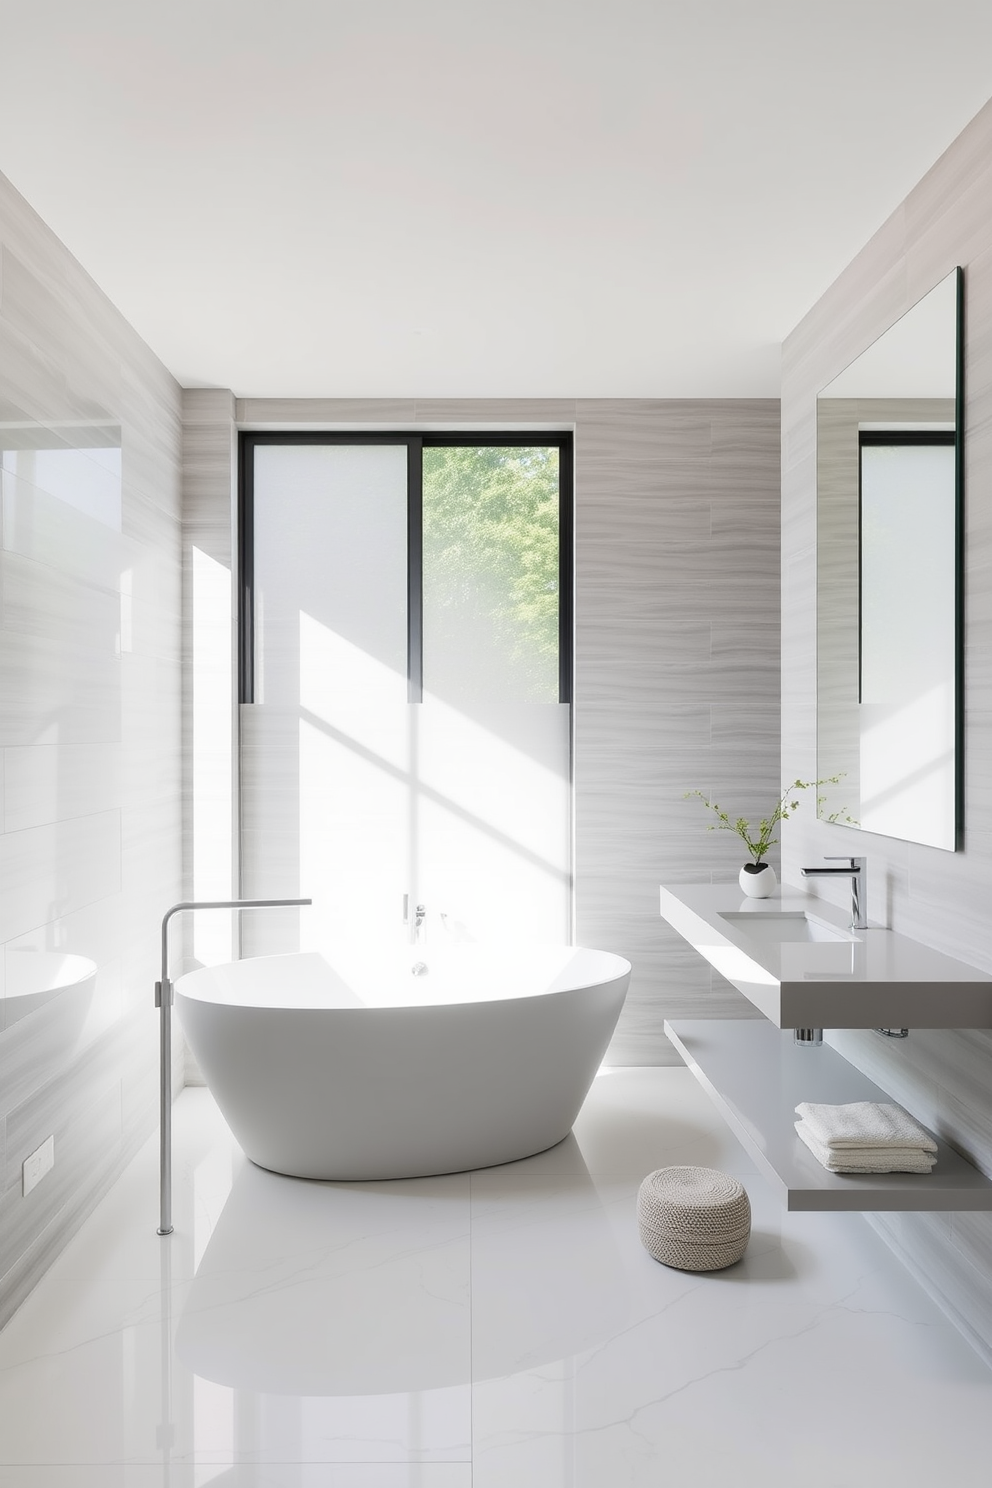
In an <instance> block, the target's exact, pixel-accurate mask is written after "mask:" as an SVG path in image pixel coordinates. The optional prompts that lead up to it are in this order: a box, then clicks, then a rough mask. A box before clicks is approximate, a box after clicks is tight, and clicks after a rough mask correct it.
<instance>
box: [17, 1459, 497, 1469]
mask: <svg viewBox="0 0 992 1488" xmlns="http://www.w3.org/2000/svg"><path fill="white" fill-rule="evenodd" d="M471 1466H472V1458H471V1457H436V1458H432V1457H217V1458H214V1457H210V1458H205V1457H200V1458H197V1457H195V1456H192V1457H189V1456H183V1457H171V1458H170V1459H169V1460H168V1461H166V1460H165V1459H164V1458H163V1457H84V1458H74V1459H72V1461H70V1460H69V1459H68V1458H65V1459H63V1460H61V1461H58V1462H54V1461H44V1462H42V1461H41V1460H40V1459H38V1458H33V1459H32V1460H31V1461H30V1462H14V1461H10V1462H4V1461H0V1471H7V1470H8V1469H20V1468H28V1469H30V1470H32V1471H33V1470H34V1469H38V1470H39V1471H45V1472H48V1471H50V1470H51V1469H54V1470H55V1471H56V1472H58V1471H60V1470H69V1469H70V1468H93V1467H99V1468H130V1467H142V1468H144V1467H152V1468H154V1467H217V1468H220V1469H222V1470H223V1469H224V1468H228V1467H266V1468H268V1467H426V1468H434V1467H471Z"/></svg>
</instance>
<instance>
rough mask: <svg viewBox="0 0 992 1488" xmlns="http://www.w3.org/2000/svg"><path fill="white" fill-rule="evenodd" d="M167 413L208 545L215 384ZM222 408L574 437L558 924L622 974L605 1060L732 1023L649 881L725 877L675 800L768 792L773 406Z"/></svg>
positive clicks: (773, 700)
mask: <svg viewBox="0 0 992 1488" xmlns="http://www.w3.org/2000/svg"><path fill="white" fill-rule="evenodd" d="M184 408H185V416H186V420H187V431H188V448H191V447H192V446H191V445H189V439H190V438H195V440H196V448H197V449H200V450H202V451H203V458H202V460H201V462H200V465H199V470H198V473H197V474H196V475H195V503H196V514H197V521H198V523H200V524H201V528H202V530H204V531H206V530H207V528H210V529H211V530H212V531H213V532H214V533H215V535H216V539H217V541H218V542H221V543H222V542H223V534H224V532H225V531H226V526H225V524H227V523H229V519H230V500H231V491H232V478H233V472H232V468H231V464H230V450H231V434H232V430H233V424H232V416H231V409H230V395H229V394H226V393H218V392H215V391H210V392H196V391H192V392H187V393H186V394H185V397H184ZM235 416H236V419H237V420H238V422H239V423H240V424H241V425H242V426H243V427H251V428H286V427H296V428H315V427H316V428H319V427H324V428H351V429H362V428H369V429H371V428H383V427H388V428H394V429H414V430H415V429H417V428H432V429H441V428H443V429H451V428H458V427H462V428H466V429H482V428H486V427H494V428H517V429H530V430H535V429H541V428H544V429H574V430H575V467H576V468H575V476H576V479H575V501H576V513H575V529H576V531H575V548H576V553H575V586H576V587H575V614H576V641H575V644H576V655H575V708H574V726H575V748H574V767H575V865H576V883H575V904H576V934H577V939H578V940H579V941H580V942H582V943H585V944H587V945H595V946H599V947H601V948H603V949H606V950H615V951H618V952H620V953H621V954H623V955H626V956H628V957H629V958H630V959H631V961H632V962H633V965H634V976H633V980H632V985H631V992H630V995H629V997H628V1001H627V1006H626V1008H625V1010H624V1014H623V1016H622V1019H621V1023H620V1026H619V1028H618V1031H617V1034H616V1037H615V1039H614V1042H613V1045H612V1047H611V1050H610V1054H609V1059H610V1061H611V1062H612V1063H615V1064H666V1063H674V1062H677V1057H676V1056H675V1054H674V1051H673V1050H672V1049H671V1046H670V1045H669V1043H668V1041H667V1039H666V1038H665V1036H664V1033H663V1031H662V1024H663V1022H664V1019H665V1018H666V1017H675V1016H692V1017H708V1016H711V1017H728V1016H737V1017H747V1016H753V1015H754V1014H753V1010H752V1009H751V1007H750V1004H748V1003H746V1002H745V1001H744V999H743V998H741V997H740V996H739V995H738V993H737V992H735V991H734V990H733V989H732V988H731V987H729V985H728V984H726V983H721V982H720V979H719V978H716V977H715V976H712V975H711V973H710V971H709V969H708V968H707V967H706V966H705V965H704V964H703V963H702V961H701V960H700V958H699V957H698V956H696V955H695V954H694V953H692V952H691V951H689V949H688V948H687V947H686V946H685V945H684V944H683V942H681V941H680V939H679V938H678V937H677V936H676V935H675V934H674V933H673V932H671V931H669V930H668V929H667V927H665V926H664V925H662V923H661V920H660V918H659V915H658V885H659V884H660V883H664V882H670V883H688V882H696V883H699V882H709V881H710V879H711V878H734V877H736V874H737V872H738V869H739V867H740V864H741V853H740V851H739V843H738V842H737V839H736V838H734V837H733V836H728V835H726V834H721V833H709V832H707V830H706V826H707V818H706V815H705V813H704V812H703V810H702V808H701V807H700V806H699V804H698V803H693V802H687V801H685V800H683V793H684V792H685V791H686V790H689V789H691V788H699V789H702V790H704V791H707V792H710V793H712V794H713V795H715V796H716V798H717V799H718V800H719V801H720V802H721V803H722V804H723V805H726V806H728V807H730V808H732V809H733V811H734V812H735V814H736V813H738V812H740V813H743V814H745V815H755V816H761V815H764V814H765V813H766V812H767V811H768V809H769V805H770V803H771V802H773V801H774V800H775V799H776V797H777V794H778V790H779V502H780V495H779V405H778V403H777V401H773V400H758V401H742V400H732V401H726V402H717V401H707V402H679V401H664V402H660V401H659V402H654V401H649V400H630V401H614V400H594V399H578V400H575V399H555V400H546V401H534V400H510V399H507V400H498V401H497V400H461V399H431V400H423V399H420V400H413V399H408V400H405V399H396V400H392V401H384V400H361V399H347V400H345V399H335V400H326V401H316V400H305V401H298V402H290V401H285V400H266V399H246V400H239V401H238V403H237V405H236V409H235ZM209 451H212V452H213V454H212V457H210V458H209V459H208V452H209ZM255 747H256V748H259V747H261V746H260V745H257V744H256V746H255ZM289 805H290V808H291V809H294V810H295V803H289ZM277 807H278V803H275V804H273V803H271V802H270V803H269V807H268V808H267V809H277Z"/></svg>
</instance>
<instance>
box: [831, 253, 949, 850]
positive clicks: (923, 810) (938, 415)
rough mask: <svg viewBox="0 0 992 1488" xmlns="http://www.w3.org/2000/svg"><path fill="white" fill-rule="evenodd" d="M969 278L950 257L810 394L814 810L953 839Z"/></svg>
mask: <svg viewBox="0 0 992 1488" xmlns="http://www.w3.org/2000/svg"><path fill="white" fill-rule="evenodd" d="M963 284H964V280H963V274H962V271H961V270H960V269H953V270H952V271H951V272H950V273H949V274H948V275H946V276H945V278H944V279H942V280H941V281H940V283H939V284H937V285H936V286H935V287H934V288H933V289H932V290H931V291H930V292H929V294H926V295H924V296H923V298H922V299H921V300H919V301H918V302H917V303H916V304H915V305H913V306H912V307H911V308H910V309H909V310H908V311H906V313H905V314H904V315H902V316H901V317H900V318H899V319H898V320H897V321H895V322H894V323H893V324H892V325H890V326H889V328H888V329H887V330H885V331H884V332H883V333H882V334H881V335H880V336H879V337H878V339H877V340H876V341H875V342H873V343H872V345H870V346H869V347H867V348H866V349H865V351H863V352H862V353H861V355H860V356H858V357H856V358H855V360H854V361H853V362H851V363H850V365H849V366H847V367H845V368H844V370H843V371H841V372H840V373H838V375H837V376H836V377H835V378H834V379H833V381H832V382H830V383H829V384H828V385H827V386H826V387H825V388H823V389H822V390H821V392H820V393H819V395H818V397H817V400H816V513H817V517H816V650H817V662H816V736H817V775H818V776H820V777H832V776H837V777H839V778H838V782H837V783H836V784H831V785H826V786H824V787H823V790H822V794H821V795H820V798H819V802H818V811H817V814H818V815H819V817H820V818H821V820H827V821H830V822H833V823H837V824H840V825H845V826H850V827H851V828H853V829H859V828H860V829H862V830H867V831H871V832H876V833H879V834H880V835H884V836H887V837H895V838H899V839H901V840H902V841H906V842H919V843H923V844H925V845H928V846H934V847H941V848H944V849H945V850H947V851H951V852H953V851H954V850H955V848H956V847H957V846H958V843H959V837H960V832H961V829H962V826H963V822H962V777H961V747H962V746H961V737H960V720H961V716H962V707H963V702H962V696H961V677H962V659H961V647H962V635H961V613H960V605H961V601H960V594H959V578H958V575H959V570H960V565H961V552H960V542H961V530H962V522H961V503H962V482H961V467H962V443H963V429H962V408H963V403H964V394H963V387H962V383H961V376H960V369H961V365H962V355H963V353H962V346H963V341H962V308H963ZM851 851H857V852H861V851H863V849H862V848H860V847H854V846H853V845H852V847H851Z"/></svg>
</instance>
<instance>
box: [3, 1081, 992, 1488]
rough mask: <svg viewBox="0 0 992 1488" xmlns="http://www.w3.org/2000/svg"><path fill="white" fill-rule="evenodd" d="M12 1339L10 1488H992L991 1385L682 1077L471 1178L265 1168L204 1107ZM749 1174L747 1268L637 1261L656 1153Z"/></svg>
mask: <svg viewBox="0 0 992 1488" xmlns="http://www.w3.org/2000/svg"><path fill="white" fill-rule="evenodd" d="M175 1127H176V1205H175V1210H176V1225H177V1228H176V1233H175V1234H174V1235H173V1236H172V1237H171V1238H170V1239H168V1240H162V1239H159V1238H158V1236H157V1235H156V1234H155V1226H156V1222H157V1181H156V1166H155V1164H156V1157H157V1150H156V1146H155V1144H154V1143H150V1144H149V1145H148V1147H147V1148H146V1149H145V1150H144V1151H143V1153H142V1154H141V1155H140V1157H139V1158H138V1159H137V1160H136V1161H135V1163H133V1164H132V1166H131V1167H130V1169H129V1170H128V1172H127V1173H126V1174H125V1175H124V1177H123V1178H122V1179H121V1181H120V1182H119V1183H118V1184H117V1185H116V1187H115V1188H114V1190H113V1191H112V1192H111V1194H110V1195H109V1196H108V1197H107V1199H106V1200H105V1201H104V1202H103V1203H102V1204H101V1205H100V1207H99V1209H98V1210H97V1211H96V1212H95V1213H94V1215H93V1216H92V1217H91V1219H90V1220H89V1221H88V1223H87V1224H86V1226H85V1227H84V1229H83V1230H82V1231H81V1232H80V1234H79V1235H78V1236H77V1237H76V1239H75V1240H74V1241H73V1242H72V1243H71V1244H70V1246H69V1247H68V1249H67V1250H66V1251H65V1253H64V1254H63V1255H62V1256H61V1257H60V1259H59V1260H58V1262H57V1263H56V1264H55V1266H54V1267H53V1268H52V1270H51V1271H50V1272H49V1274H48V1275H47V1276H46V1277H45V1279H44V1280H43V1282H42V1283H41V1285H40V1286H39V1287H38V1288H37V1289H36V1290H35V1292H34V1293H33V1294H32V1296H31V1297H30V1298H29V1299H28V1300H27V1302H26V1303H25V1304H24V1306H23V1307H22V1308H21V1310H20V1311H19V1312H18V1313H17V1315H16V1316H15V1317H14V1319H13V1320H12V1321H11V1322H10V1323H9V1325H8V1326H7V1328H6V1329H5V1330H4V1331H3V1332H2V1333H0V1463H2V1465H0V1488H205V1485H207V1484H210V1485H213V1488H669V1485H671V1488H710V1485H713V1488H715V1485H717V1484H721V1485H722V1484H724V1483H727V1482H732V1483H734V1484H735V1485H737V1488H799V1485H802V1488H867V1485H871V1488H890V1485H891V1488H897V1485H898V1488H924V1485H926V1488H932V1484H934V1483H935V1482H943V1483H949V1484H953V1485H954V1488H979V1485H981V1488H987V1484H988V1482H989V1473H990V1468H989V1453H990V1439H989V1428H988V1421H989V1420H990V1419H992V1373H990V1372H989V1370H988V1369H987V1368H986V1367H985V1365H984V1364H983V1363H982V1362H981V1361H980V1359H979V1358H978V1357H977V1356H976V1355H975V1353H974V1352H973V1351H972V1349H971V1348H970V1347H969V1346H968V1344H967V1343H965V1341H964V1340H963V1339H962V1338H961V1337H960V1336H959V1335H958V1334H957V1333H956V1332H955V1331H954V1329H953V1328H952V1327H951V1325H950V1324H949V1323H948V1322H947V1321H946V1320H945V1319H944V1318H943V1316H942V1315H941V1314H940V1313H939V1312H938V1311H937V1310H936V1308H935V1307H934V1306H933V1305H932V1303H931V1302H930V1301H929V1300H928V1299H927V1298H926V1297H925V1296H924V1295H923V1294H922V1293H921V1292H920V1291H919V1289H918V1288H917V1287H916V1285H915V1284H914V1283H913V1282H912V1281H911V1280H910V1279H909V1278H908V1277H907V1276H906V1275H905V1273H903V1271H902V1270H901V1268H900V1267H899V1266H898V1264H897V1263H896V1262H895V1261H894V1260H893V1259H892V1258H891V1256H890V1255H889V1253H888V1252H887V1251H886V1250H885V1248H884V1247H883V1246H882V1245H881V1243H880V1241H878V1240H877V1238H876V1237H875V1236H874V1235H873V1234H872V1232H871V1231H870V1230H869V1229H868V1227H867V1226H866V1225H865V1224H864V1223H863V1221H861V1220H860V1218H859V1217H858V1216H855V1215H845V1216H826V1215H788V1214H786V1213H784V1212H783V1211H782V1210H781V1209H780V1208H779V1206H778V1204H777V1202H776V1201H775V1200H774V1199H773V1198H772V1197H771V1195H770V1194H769V1193H768V1191H767V1189H766V1188H765V1185H764V1183H763V1182H762V1181H761V1180H760V1179H759V1178H758V1177H757V1175H756V1174H755V1173H754V1170H753V1168H752V1167H751V1165H750V1164H749V1162H748V1160H747V1158H746V1157H745V1155H744V1153H743V1152H742V1151H741V1149H740V1148H739V1147H738V1145H737V1144H736V1142H735V1141H734V1139H733V1138H732V1137H731V1136H730V1135H729V1133H727V1132H726V1130H725V1129H724V1128H723V1126H722V1123H721V1122H720V1121H719V1119H718V1118H717V1117H716V1116H715V1115H714V1113H713V1111H712V1109H711V1107H710V1105H709V1102H708V1101H707V1099H706V1097H705V1096H704V1095H703V1094H702V1092H701V1091H700V1090H699V1088H698V1087H697V1086H696V1084H695V1082H694V1081H693V1080H692V1078H691V1076H690V1075H689V1074H688V1073H687V1072H686V1071H683V1070H671V1069H660V1070H659V1069H655V1070H622V1071H616V1072H612V1073H608V1074H604V1075H601V1076H600V1078H599V1079H598V1080H597V1081H596V1084H595V1086H594V1089H593V1091H592V1093H591V1095H590V1097H589V1100H588V1101H587V1103H586V1106H585V1108H584V1109H583V1111H582V1113H581V1115H580V1118H579V1121H578V1122H577V1124H576V1128H575V1133H574V1135H573V1136H572V1137H570V1138H568V1140H567V1141H565V1142H564V1143H562V1144H561V1145H560V1146H558V1147H556V1148H554V1149H553V1150H552V1151H550V1152H547V1153H544V1154H542V1155H541V1156H539V1157H536V1158H531V1159H530V1160H528V1161H526V1162H521V1163H514V1164H511V1165H508V1166H506V1167H502V1168H492V1169H488V1170H486V1171H484V1172H478V1173H471V1174H467V1173H466V1174H455V1175H452V1176H450V1177H445V1178H431V1179H420V1180H412V1181H403V1182H397V1183H366V1184H324V1183H308V1182H301V1181H297V1180H293V1179H288V1178H281V1177H278V1176H276V1175H274V1174H271V1173H266V1172H263V1171H261V1170H260V1169H258V1168H254V1167H252V1165H251V1164H250V1163H248V1162H246V1161H245V1159H244V1158H243V1156H242V1155H241V1153H240V1152H239V1150H238V1149H237V1148H236V1147H235V1145H234V1143H233V1142H232V1140H231V1138H230V1135H229V1134H228V1132H227V1129H226V1127H225V1125H224V1123H223V1121H222V1120H221V1118H220V1117H219V1115H218V1113H217V1110H216V1108H215V1106H214V1105H213V1102H212V1100H211V1098H210V1096H209V1095H208V1094H207V1092H206V1091H204V1090H187V1091H184V1092H183V1094H182V1095H181V1096H180V1098H179V1100H178V1102H177V1104H176V1112H175ZM680 1162H692V1163H702V1164H704V1165H706V1166H712V1167H722V1168H724V1169H725V1170H727V1171H730V1172H733V1173H736V1174H738V1175H739V1176H740V1177H741V1178H742V1179H743V1181H744V1183H745V1185H746V1187H747V1189H748V1191H749V1193H750V1195H751V1200H752V1205H753V1210H754V1232H753V1236H752V1240H751V1244H750V1247H749V1249H748V1252H747V1255H746V1257H745V1259H744V1261H743V1262H742V1263H741V1264H740V1265H738V1266H736V1267H733V1268H731V1269H729V1270H728V1271H725V1272H721V1273H715V1274H712V1275H709V1276H693V1275H688V1274H685V1273H683V1272H678V1271H670V1270H667V1269H666V1268H665V1267H663V1266H660V1265H658V1264H657V1263H656V1262H654V1261H653V1260H651V1258H650V1257H649V1256H648V1255H647V1253H646V1252H645V1251H644V1250H643V1249H642V1247H641V1245H640V1243H639V1241H638V1238H637V1230H636V1224H635V1219H634V1200H635V1195H636V1192H637V1186H638V1183H639V1181H640V1179H641V1178H642V1177H643V1176H644V1174H645V1173H647V1172H649V1171H650V1170H651V1169H652V1168H656V1167H661V1166H664V1165H666V1164H668V1163H680Z"/></svg>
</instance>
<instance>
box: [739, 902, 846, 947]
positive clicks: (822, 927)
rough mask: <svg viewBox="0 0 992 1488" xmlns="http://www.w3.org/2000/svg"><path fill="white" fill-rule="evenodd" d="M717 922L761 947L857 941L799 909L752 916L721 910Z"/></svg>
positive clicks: (753, 914) (765, 912) (767, 912)
mask: <svg viewBox="0 0 992 1488" xmlns="http://www.w3.org/2000/svg"><path fill="white" fill-rule="evenodd" d="M720 919H721V920H726V922H727V924H728V925H729V926H730V927H731V929H733V930H738V931H740V932H741V934H743V935H747V936H749V937H750V938H751V939H752V940H758V941H760V942H761V944H762V945H782V944H783V943H784V942H793V941H803V942H806V943H809V942H810V941H830V942H831V943H832V944H834V945H836V943H837V942H838V941H846V942H850V941H852V940H857V939H858V937H857V936H856V935H852V934H851V933H850V931H847V930H839V929H838V928H837V927H836V926H835V925H828V924H827V923H826V922H825V921H824V920H818V919H815V918H814V917H813V916H812V915H810V914H807V913H806V912H805V910H801V909H797V910H757V911H755V912H753V913H748V912H747V911H746V910H743V911H736V912H735V911H726V910H724V911H723V912H722V913H721V914H720Z"/></svg>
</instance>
